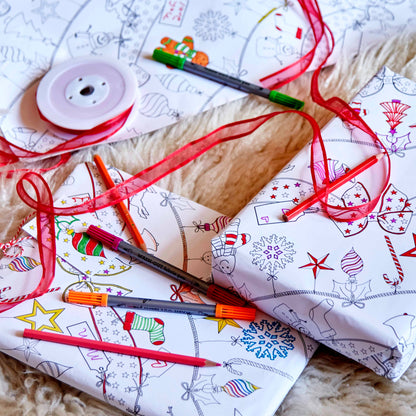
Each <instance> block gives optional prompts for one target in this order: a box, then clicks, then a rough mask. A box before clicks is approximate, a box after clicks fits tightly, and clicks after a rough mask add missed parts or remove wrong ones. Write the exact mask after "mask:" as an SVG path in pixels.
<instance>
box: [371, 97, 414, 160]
mask: <svg viewBox="0 0 416 416" xmlns="http://www.w3.org/2000/svg"><path fill="white" fill-rule="evenodd" d="M380 105H381V106H382V107H383V109H384V111H383V114H384V115H385V116H386V122H387V123H388V125H389V126H390V130H389V132H388V133H387V134H381V133H378V132H377V137H378V138H379V139H380V140H381V141H382V143H383V144H384V146H385V147H386V148H387V150H388V151H389V153H391V154H395V155H397V156H401V157H403V156H404V151H405V150H406V146H407V145H409V144H410V143H411V140H410V131H407V132H405V131H403V133H399V132H398V130H397V128H398V126H399V125H400V124H402V123H403V119H404V118H405V117H406V116H407V114H406V113H405V111H406V110H408V109H410V105H407V104H405V103H403V102H401V100H397V99H393V100H391V101H384V102H381V103H380Z"/></svg>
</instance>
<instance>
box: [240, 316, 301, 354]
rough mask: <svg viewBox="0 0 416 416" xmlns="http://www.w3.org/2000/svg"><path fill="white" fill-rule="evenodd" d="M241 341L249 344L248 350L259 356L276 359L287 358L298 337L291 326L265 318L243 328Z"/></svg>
mask: <svg viewBox="0 0 416 416" xmlns="http://www.w3.org/2000/svg"><path fill="white" fill-rule="evenodd" d="M243 333H244V336H243V337H242V338H241V342H242V343H243V344H245V345H247V347H246V350H247V351H250V352H254V353H255V355H256V357H257V358H268V359H269V360H275V359H276V358H277V357H280V358H286V357H287V355H288V352H289V351H291V350H293V349H294V348H295V347H294V345H293V343H294V342H295V340H296V338H295V337H294V336H293V335H292V331H291V329H290V328H289V327H287V326H283V325H282V324H281V323H280V322H278V321H273V322H270V321H268V320H266V319H263V320H262V321H261V322H260V323H258V322H251V323H250V326H249V328H248V329H243Z"/></svg>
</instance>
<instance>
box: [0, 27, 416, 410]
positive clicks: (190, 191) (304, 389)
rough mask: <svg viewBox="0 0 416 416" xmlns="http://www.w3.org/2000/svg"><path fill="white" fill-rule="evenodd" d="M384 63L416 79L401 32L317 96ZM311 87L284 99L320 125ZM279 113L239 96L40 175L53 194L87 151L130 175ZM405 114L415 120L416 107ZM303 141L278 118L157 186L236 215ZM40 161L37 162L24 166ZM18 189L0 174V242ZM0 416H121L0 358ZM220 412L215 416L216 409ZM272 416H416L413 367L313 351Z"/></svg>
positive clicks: (412, 46)
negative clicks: (210, 136) (376, 366)
mask: <svg viewBox="0 0 416 416" xmlns="http://www.w3.org/2000/svg"><path fill="white" fill-rule="evenodd" d="M383 65H387V66H388V67H389V68H390V69H392V70H393V71H396V72H398V73H400V74H401V75H404V76H406V77H408V78H410V79H413V80H414V81H416V36H413V35H409V34H402V35H400V36H399V37H397V38H394V39H389V40H388V41H387V42H386V43H385V44H383V45H381V46H379V47H376V48H372V49H371V50H368V51H365V52H363V53H362V54H360V55H359V56H357V57H355V58H352V57H342V58H341V59H340V60H339V61H338V62H337V64H336V65H335V66H333V67H331V68H327V69H325V71H324V72H323V73H322V75H321V81H320V89H321V93H322V95H323V96H324V98H329V97H332V96H334V95H337V96H339V97H341V98H343V99H344V100H346V101H349V100H350V99H351V98H352V97H353V96H354V95H355V94H356V93H357V92H358V91H359V90H360V88H361V87H363V86H364V85H365V83H366V82H367V81H368V80H370V79H371V78H372V77H373V75H374V74H375V73H376V72H377V71H378V70H379V69H380V68H381V66H383ZM309 85H310V74H305V75H303V76H302V77H301V78H300V79H298V80H296V81H294V82H292V83H291V84H290V85H289V86H287V87H286V88H284V89H283V92H286V93H288V94H290V95H293V96H294V97H298V98H301V99H304V100H305V102H306V105H305V111H306V112H308V113H309V114H311V115H312V116H313V117H314V118H315V119H316V120H317V122H318V123H319V125H320V126H321V127H323V126H324V125H325V124H326V123H327V122H328V121H329V120H330V119H331V118H332V117H333V115H332V114H331V113H329V112H328V111H326V110H324V109H322V108H319V107H318V106H316V105H315V104H314V103H312V102H311V100H310V98H309ZM280 109H283V108H279V107H278V106H276V105H274V104H271V103H268V102H267V101H266V100H263V99H261V98H258V97H255V96H250V97H246V98H244V99H241V100H239V101H236V102H232V103H228V104H226V105H224V106H222V107H219V108H216V109H213V110H210V111H207V112H205V113H203V114H200V115H198V116H196V117H191V118H188V119H185V120H182V121H180V122H178V123H177V124H175V125H173V126H171V127H168V128H165V129H162V130H159V131H157V132H155V133H153V134H149V135H146V136H143V137H140V138H136V139H132V140H129V141H124V142H120V143H117V144H114V145H100V146H97V147H95V148H91V149H85V150H82V151H79V152H77V153H75V154H74V155H73V156H72V157H71V159H70V161H69V162H68V163H67V164H66V165H64V166H62V167H60V168H59V169H57V170H55V171H53V172H48V173H47V174H45V178H46V179H47V181H48V183H49V184H50V186H51V189H52V190H53V191H54V190H56V189H57V188H58V187H59V186H60V184H61V183H62V182H63V180H64V179H65V178H66V177H67V175H68V174H69V173H70V172H71V171H72V170H73V168H74V167H75V166H76V165H77V164H78V163H81V162H84V161H91V160H92V156H93V155H94V153H99V154H100V155H101V157H102V158H103V160H104V161H105V162H106V163H107V164H111V165H113V166H116V167H118V168H120V169H122V170H124V171H126V172H129V173H131V174H135V173H137V172H138V171H140V170H141V169H143V168H146V167H147V166H149V165H151V164H153V163H155V162H157V161H159V160H160V159H161V158H163V157H164V156H166V155H168V154H169V153H171V152H172V151H174V150H176V149H177V148H179V147H181V146H183V145H184V144H186V143H187V142H189V141H191V140H194V139H197V138H199V137H201V136H203V135H205V134H207V133H209V132H211V131H212V130H214V129H216V128H218V127H219V126H222V125H224V124H227V123H230V122H233V121H237V120H241V119H245V118H251V117H255V116H258V115H261V114H265V113H268V112H272V111H277V110H280ZM412 112H413V114H412ZM409 115H410V116H412V115H413V116H415V115H416V114H415V112H414V109H411V110H410V112H409ZM310 139H311V129H310V127H309V125H308V124H307V123H306V122H304V121H303V119H302V118H301V117H299V116H296V115H294V114H289V115H287V114H285V115H281V116H278V117H275V118H274V119H272V120H270V121H269V122H267V123H266V124H265V125H264V126H263V127H262V128H260V129H259V130H257V131H256V132H255V133H254V134H252V135H251V136H249V137H246V138H243V139H240V140H239V141H235V142H229V143H225V144H222V145H220V146H217V147H215V148H214V149H211V150H210V151H209V152H207V153H205V154H204V155H202V156H201V157H200V158H199V159H197V160H196V161H194V162H192V163H191V164H189V165H187V166H185V167H183V168H182V169H180V170H179V171H177V172H174V173H173V174H171V175H170V176H169V177H168V178H164V179H163V180H161V181H160V182H159V183H158V185H159V186H161V187H163V188H165V189H168V190H170V191H173V192H176V193H179V194H181V195H183V196H185V197H187V198H190V199H192V200H194V201H197V202H199V203H201V204H203V205H206V206H208V207H210V208H212V209H215V210H217V211H220V212H222V213H223V214H227V215H229V216H234V215H236V214H237V213H238V212H239V211H240V209H242V208H243V207H244V205H245V204H246V203H247V202H248V201H249V200H250V199H251V198H252V197H254V196H255V195H256V194H257V193H258V192H259V191H260V190H261V189H262V187H263V186H264V185H266V184H267V183H268V182H269V181H270V180H271V179H272V178H273V176H274V175H275V174H276V173H278V172H279V170H281V169H282V168H283V167H284V166H285V165H286V163H287V162H289V160H290V159H291V158H292V157H293V156H294V155H295V154H296V153H297V152H298V151H299V150H300V149H301V148H302V147H303V146H304V145H305V144H306V143H307V142H309V140H310ZM47 163H49V162H46V161H45V162H38V163H37V164H34V165H31V166H30V167H31V168H36V167H40V166H41V165H46V164H47ZM16 182H17V178H12V179H5V178H4V175H3V176H1V177H0V204H1V205H0V206H1V214H2V215H1V217H0V241H1V242H7V241H8V240H9V239H10V238H11V237H13V236H14V234H15V233H16V230H17V229H18V226H19V224H20V222H21V221H22V219H23V218H24V217H25V216H26V215H28V214H29V213H30V209H29V208H28V207H26V206H25V205H24V204H23V203H22V202H21V201H20V199H19V197H18V196H17V195H16V193H15V185H16ZM0 318H1V316H0ZM0 336H1V335H0ZM278 388H279V386H278V385H276V389H278ZM0 414H1V415H8V416H13V415H16V416H17V415H19V416H22V415H68V416H72V415H73V416H75V415H76V416H83V415H88V416H98V415H99V416H109V415H113V416H118V415H123V414H124V413H123V412H121V411H119V410H117V409H115V408H113V407H111V406H109V405H107V404H105V403H103V402H101V401H99V400H97V399H94V398H92V397H91V396H89V395H87V394H85V393H83V392H80V391H78V390H76V389H74V388H72V387H69V386H67V385H65V384H63V383H61V382H59V381H58V380H55V379H53V378H51V377H49V376H46V375H44V374H42V373H40V372H38V371H37V370H34V369H32V368H30V367H28V366H26V365H24V364H22V363H20V362H18V361H16V360H14V359H13V358H10V357H8V356H7V355H5V354H2V353H0ZM218 414H219V415H221V410H220V409H218ZM276 415H284V416H298V415H302V416H315V415H316V416H318V415H319V416H330V415H331V416H333V415H371V416H375V415H377V416H388V415H395V416H402V415H416V363H415V364H413V365H412V366H411V367H410V368H409V369H408V370H407V372H406V373H405V374H404V376H402V378H401V379H400V380H399V381H398V382H396V383H392V382H390V381H388V380H386V379H384V378H382V377H379V376H377V375H375V374H374V373H372V372H371V371H370V370H368V369H366V368H364V367H362V366H361V365H359V364H357V363H355V362H353V361H351V360H349V359H347V358H345V357H342V356H340V355H339V354H337V353H336V352H334V351H331V350H330V349H328V348H325V347H320V348H319V349H318V352H317V353H316V354H315V356H314V357H313V358H312V360H311V361H310V363H309V365H308V366H307V367H306V369H305V370H304V372H303V373H302V375H301V377H300V378H299V380H298V381H297V382H296V383H295V386H294V387H293V388H292V390H291V391H290V392H289V394H288V395H287V397H286V398H285V400H284V402H283V403H282V405H281V406H280V408H279V409H278V411H277V413H276ZM161 416H162V415H161ZM177 416H187V415H177ZM259 416H262V415H259Z"/></svg>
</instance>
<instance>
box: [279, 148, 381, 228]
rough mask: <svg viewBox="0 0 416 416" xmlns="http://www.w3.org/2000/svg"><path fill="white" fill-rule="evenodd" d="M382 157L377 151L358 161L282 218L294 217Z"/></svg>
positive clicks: (288, 219) (287, 219)
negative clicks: (358, 162) (360, 161)
mask: <svg viewBox="0 0 416 416" xmlns="http://www.w3.org/2000/svg"><path fill="white" fill-rule="evenodd" d="M383 157H384V153H378V154H377V155H373V156H371V157H369V158H368V159H366V160H364V162H362V163H360V164H359V165H357V166H356V167H355V168H353V169H351V170H349V171H348V172H347V173H346V174H345V175H342V176H340V177H339V178H338V179H335V180H334V181H333V182H331V183H330V184H329V185H328V186H327V187H326V188H325V189H321V190H320V191H319V192H317V193H316V194H313V195H312V196H310V197H309V198H308V199H305V200H304V201H303V202H301V203H300V204H299V205H297V206H296V207H294V208H292V209H291V210H289V211H287V212H286V213H285V215H283V219H284V220H285V221H290V220H291V219H293V218H295V217H296V216H297V215H299V214H301V213H302V212H303V211H305V209H307V208H309V207H311V206H312V205H314V204H316V203H317V202H318V201H319V197H322V196H324V194H325V192H328V193H331V192H334V191H335V190H336V189H338V188H339V187H340V186H342V185H344V184H345V183H347V182H348V181H350V180H351V179H353V178H355V177H356V176H358V175H359V174H360V173H362V172H364V171H365V170H367V169H369V168H370V167H371V166H373V165H375V164H376V163H377V162H378V161H379V160H381V159H382V158H383Z"/></svg>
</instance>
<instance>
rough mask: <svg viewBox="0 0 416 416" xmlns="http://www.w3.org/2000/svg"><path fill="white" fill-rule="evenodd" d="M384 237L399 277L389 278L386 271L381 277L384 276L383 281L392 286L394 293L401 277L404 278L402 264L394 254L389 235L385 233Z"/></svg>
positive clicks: (401, 279)
mask: <svg viewBox="0 0 416 416" xmlns="http://www.w3.org/2000/svg"><path fill="white" fill-rule="evenodd" d="M384 239H385V240H386V244H387V247H388V248H389V250H390V254H391V257H392V259H393V263H394V265H395V266H396V269H397V273H398V274H399V277H398V278H396V279H393V280H391V279H390V278H389V277H388V276H387V274H386V273H384V274H383V278H384V281H385V282H386V283H387V284H389V285H392V286H393V287H394V293H396V290H397V286H398V285H399V284H400V283H401V282H403V279H404V273H403V269H402V266H401V265H400V262H399V259H398V257H397V255H396V251H395V250H394V247H393V244H392V242H391V240H390V237H389V236H388V235H385V236H384Z"/></svg>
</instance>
